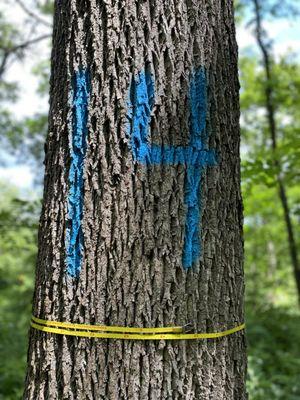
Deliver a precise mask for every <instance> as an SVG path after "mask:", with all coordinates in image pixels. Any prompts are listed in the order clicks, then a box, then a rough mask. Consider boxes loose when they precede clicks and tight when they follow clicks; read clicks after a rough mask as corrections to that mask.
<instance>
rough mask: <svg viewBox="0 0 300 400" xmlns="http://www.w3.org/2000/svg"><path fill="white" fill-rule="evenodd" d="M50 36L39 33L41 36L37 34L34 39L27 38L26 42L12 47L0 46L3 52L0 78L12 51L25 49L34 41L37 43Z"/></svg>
mask: <svg viewBox="0 0 300 400" xmlns="http://www.w3.org/2000/svg"><path fill="white" fill-rule="evenodd" d="M51 36H52V35H51V34H45V35H41V36H38V37H36V38H34V39H31V40H27V41H26V42H24V43H20V44H18V45H16V46H13V47H1V46H0V49H1V50H3V53H4V54H3V58H2V61H1V63H0V80H1V79H2V76H3V74H4V72H5V69H6V66H7V63H8V61H9V58H10V57H11V56H12V55H13V54H14V53H16V52H17V51H18V50H23V49H26V48H27V47H29V46H31V45H33V44H35V43H38V42H40V41H42V40H45V39H47V38H50V37H51Z"/></svg>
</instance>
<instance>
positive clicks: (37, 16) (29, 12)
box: [16, 0, 52, 28]
mask: <svg viewBox="0 0 300 400" xmlns="http://www.w3.org/2000/svg"><path fill="white" fill-rule="evenodd" d="M16 3H18V4H19V6H20V7H21V8H22V10H23V11H24V12H25V13H26V14H27V15H29V16H30V17H31V18H33V19H35V20H36V21H37V22H39V23H41V24H43V25H45V26H47V27H48V28H51V27H52V24H50V23H49V22H48V21H46V20H44V19H43V18H41V17H40V16H39V15H37V14H35V13H34V12H33V11H31V10H29V8H27V7H26V5H25V4H24V3H23V1H22V0H16Z"/></svg>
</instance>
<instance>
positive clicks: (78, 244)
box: [66, 70, 90, 277]
mask: <svg viewBox="0 0 300 400" xmlns="http://www.w3.org/2000/svg"><path fill="white" fill-rule="evenodd" d="M89 92H90V82H89V74H88V72H87V71H86V70H80V71H78V72H76V73H75V77H74V82H73V104H72V108H73V109H72V112H73V126H72V128H73V131H72V143H71V145H70V153H71V165H70V170H69V194H68V226H67V232H66V264H67V272H68V274H69V275H71V276H73V277H77V276H78V275H79V273H80V268H81V261H82V253H83V245H84V237H83V231H82V215H83V198H84V196H83V189H84V187H83V186H84V185H83V169H84V157H85V153H86V147H87V144H86V138H87V118H88V100H89Z"/></svg>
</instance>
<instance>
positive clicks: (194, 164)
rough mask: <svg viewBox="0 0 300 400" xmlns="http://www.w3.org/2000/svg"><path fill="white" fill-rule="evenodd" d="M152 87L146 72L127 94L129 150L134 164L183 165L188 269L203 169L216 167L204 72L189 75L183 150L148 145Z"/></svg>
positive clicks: (195, 250)
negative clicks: (187, 128)
mask: <svg viewBox="0 0 300 400" xmlns="http://www.w3.org/2000/svg"><path fill="white" fill-rule="evenodd" d="M154 99H155V83H154V79H153V76H152V75H151V73H150V71H148V70H146V71H140V72H139V73H138V74H137V75H136V76H135V77H134V78H133V80H132V83H131V86H130V90H129V100H128V114H127V116H128V119H129V122H130V123H129V132H128V133H129V135H130V144H131V150H132V153H133V158H134V160H135V161H137V162H138V163H141V164H146V165H178V164H183V165H186V168H187V172H186V178H185V196H184V202H185V204H186V206H187V215H186V223H185V239H184V248H183V256H182V262H183V266H184V268H186V269H187V268H190V267H191V266H192V265H193V263H194V262H195V261H197V259H198V258H199V257H200V255H201V244H200V220H201V214H202V209H201V177H202V173H203V171H204V169H205V168H206V167H207V166H214V165H216V164H217V157H216V153H215V151H214V150H209V149H208V134H207V129H206V114H207V82H206V73H205V69H204V68H199V69H197V70H196V71H194V72H193V73H192V74H191V81H190V91H189V108H190V142H189V145H188V146H186V147H183V146H160V145H157V144H150V143H149V131H150V123H151V111H152V109H153V106H154Z"/></svg>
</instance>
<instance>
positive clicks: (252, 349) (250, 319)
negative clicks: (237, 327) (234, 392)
mask: <svg viewBox="0 0 300 400" xmlns="http://www.w3.org/2000/svg"><path fill="white" fill-rule="evenodd" d="M247 326H248V328H247V335H248V346H249V354H248V391H249V398H250V399H251V400H267V399H272V400H283V399H286V400H298V399H299V398H300V381H299V371H300V346H299V343H300V313H299V312H298V311H297V312H291V311H290V310H289V309H287V308H279V307H276V308H274V307H269V308H266V307H263V305H262V306H261V307H260V308H255V307H253V306H252V305H251V306H249V307H248V308H247Z"/></svg>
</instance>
